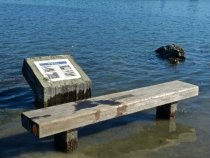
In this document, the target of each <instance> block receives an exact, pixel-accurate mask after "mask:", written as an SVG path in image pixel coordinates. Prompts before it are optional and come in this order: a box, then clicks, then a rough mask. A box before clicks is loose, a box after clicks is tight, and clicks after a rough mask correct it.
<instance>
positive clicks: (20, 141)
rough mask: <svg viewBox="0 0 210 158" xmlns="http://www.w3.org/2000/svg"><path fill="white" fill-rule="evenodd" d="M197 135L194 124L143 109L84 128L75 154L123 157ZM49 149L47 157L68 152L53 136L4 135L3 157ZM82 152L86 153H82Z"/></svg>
mask: <svg viewBox="0 0 210 158" xmlns="http://www.w3.org/2000/svg"><path fill="white" fill-rule="evenodd" d="M142 122H147V123H148V122H149V125H148V124H146V125H145V124H144V126H143V127H142ZM11 130H12V129H11ZM122 131H123V132H122ZM116 132H117V134H116ZM183 135H185V136H184V137H183ZM187 135H188V137H187V138H186V136H187ZM195 135H196V134H195V130H194V129H192V128H190V127H186V126H183V125H181V124H177V123H175V122H169V121H155V115H154V114H153V113H147V112H139V113H135V114H132V115H128V116H125V117H120V118H117V119H112V120H110V121H105V122H101V123H97V124H94V125H90V126H87V127H83V128H80V129H79V149H78V150H77V151H76V152H74V153H73V154H71V156H72V157H74V156H75V155H76V156H75V157H84V155H85V157H86V156H87V157H88V156H89V157H103V158H104V157H110V156H111V157H120V156H121V155H124V154H128V153H129V152H134V151H137V150H153V149H156V148H160V147H161V146H162V147H164V146H167V145H172V144H175V143H176V142H192V141H195V139H196V136H195ZM45 153H47V154H48V156H47V157H54V156H58V157H59V156H60V157H66V156H67V155H66V154H64V153H60V152H56V151H54V147H53V137H48V138H45V139H41V140H38V139H37V138H35V137H33V136H32V135H31V134H29V133H27V132H23V131H22V132H21V133H19V134H16V135H13V136H8V137H3V138H0V157H5V158H7V157H17V156H21V157H22V156H23V155H26V157H27V156H28V157H30V156H32V157H36V156H39V154H45ZM81 154H82V155H83V156H79V155H81ZM33 155H34V156H33Z"/></svg>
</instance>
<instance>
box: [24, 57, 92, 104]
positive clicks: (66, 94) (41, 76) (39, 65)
mask: <svg viewBox="0 0 210 158" xmlns="http://www.w3.org/2000/svg"><path fill="white" fill-rule="evenodd" d="M22 72H23V76H24V77H25V79H26V81H27V82H28V83H29V85H30V86H31V88H32V90H33V92H34V94H35V95H34V96H35V104H36V106H37V107H48V106H54V105H59V104H63V103H68V102H72V101H77V100H81V99H87V98H89V97H90V96H91V86H92V82H91V80H90V78H89V77H88V76H87V74H86V73H85V72H84V71H83V69H82V68H81V67H80V66H79V65H78V64H77V62H76V61H75V60H74V58H73V57H72V56H70V55H54V56H41V57H32V58H26V59H24V61H23V68H22Z"/></svg>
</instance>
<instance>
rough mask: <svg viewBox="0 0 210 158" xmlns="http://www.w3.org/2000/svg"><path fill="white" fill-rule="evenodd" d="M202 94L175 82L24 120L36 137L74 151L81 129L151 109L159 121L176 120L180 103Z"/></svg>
mask: <svg viewBox="0 0 210 158" xmlns="http://www.w3.org/2000/svg"><path fill="white" fill-rule="evenodd" d="M198 92H199V88H198V86H196V85H192V84H189V83H185V82H181V81H172V82H166V83H163V84H158V85H153V86H149V87H143V88H138V89H133V90H129V91H124V92H119V93H114V94H108V95H104V96H99V97H94V98H91V99H86V100H82V101H76V102H70V103H65V104H61V105H57V106H52V107H47V108H43V109H38V110H32V111H28V112H23V113H22V114H21V120H22V125H23V127H24V128H26V129H27V130H28V131H29V132H31V133H32V134H33V135H34V136H36V137H38V138H44V137H47V136H51V135H54V143H55V147H56V148H57V149H60V150H63V151H72V150H74V149H75V148H76V147H77V144H78V137H77V129H78V128H80V127H84V126H87V125H90V124H95V123H97V122H101V121H105V120H109V119H113V118H116V117H119V116H124V115H128V114H132V113H136V112H139V111H142V110H146V109H150V108H157V111H156V116H157V118H166V119H173V118H175V114H176V109H177V102H178V101H180V100H183V99H187V98H190V97H194V96H197V95H198ZM67 131H68V132H67Z"/></svg>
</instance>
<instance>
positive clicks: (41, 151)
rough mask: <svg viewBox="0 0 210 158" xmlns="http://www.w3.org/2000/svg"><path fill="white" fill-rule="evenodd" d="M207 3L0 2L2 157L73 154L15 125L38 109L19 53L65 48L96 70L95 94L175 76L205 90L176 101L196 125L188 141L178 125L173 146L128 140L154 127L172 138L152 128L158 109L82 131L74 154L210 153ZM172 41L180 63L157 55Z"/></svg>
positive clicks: (186, 121)
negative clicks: (180, 56) (56, 149)
mask: <svg viewBox="0 0 210 158" xmlns="http://www.w3.org/2000/svg"><path fill="white" fill-rule="evenodd" d="M209 10H210V1H208V0H202V1H199V0H182V1H181V0H178V1H177V0H131V1H126V0H106V1H97V0H89V1H83V0H36V1H32V0H22V1H19V0H7V1H6V2H5V1H3V0H0V123H1V125H0V128H1V132H0V157H16V156H17V157H31V156H32V157H37V156H40V155H44V156H48V157H53V156H58V157H68V156H66V155H65V154H62V153H58V152H54V151H53V147H52V139H50V138H49V139H47V140H44V141H41V142H39V141H37V140H35V139H33V138H31V137H30V135H28V134H27V133H26V132H25V130H24V129H23V128H22V127H21V125H20V122H19V120H20V118H19V113H20V112H21V111H22V110H26V109H29V108H33V106H34V96H33V93H32V91H31V89H30V87H29V86H28V84H27V83H26V81H25V80H24V78H23V76H22V74H21V68H22V62H23V59H24V58H27V57H32V56H43V55H55V54H64V53H67V54H68V53H70V54H71V55H73V56H74V58H75V59H76V60H77V62H78V63H79V64H80V65H81V66H82V68H83V69H84V70H85V72H86V73H87V74H88V75H89V76H90V78H91V79H92V81H93V95H94V96H97V95H101V94H107V93H111V92H117V91H122V90H128V89H132V88H137V87H143V86H148V85H152V84H156V83H162V82H165V81H171V80H182V81H186V82H190V83H193V84H196V85H199V87H200V95H199V97H196V98H192V99H188V100H186V101H182V102H180V106H179V109H178V118H177V124H179V125H180V126H182V127H184V128H187V129H194V130H193V132H194V135H195V136H196V138H191V141H190V140H183V142H182V141H181V142H179V141H180V139H179V136H180V133H178V132H179V130H178V132H177V135H176V137H173V142H175V143H171V142H170V141H169V143H168V144H169V145H165V144H159V146H155V141H154V142H150V141H149V140H145V139H143V140H141V139H137V140H134V139H132V138H133V137H134V136H135V134H138V135H142V134H141V132H140V131H142V133H144V132H147V127H148V126H149V127H150V128H152V129H153V130H156V131H157V132H160V133H161V132H162V136H163V139H165V140H166V139H168V138H167V137H168V135H167V134H166V133H164V130H160V129H156V127H155V126H156V125H155V124H156V123H155V121H154V119H155V114H154V111H148V112H143V113H139V115H131V116H129V117H125V118H121V119H119V120H117V121H112V122H110V123H106V124H100V125H97V126H96V127H87V128H85V129H81V136H82V138H81V142H80V149H79V150H78V152H77V153H75V156H77V157H108V156H109V154H111V155H113V156H115V157H128V156H130V157H138V156H139V155H141V156H142V157H161V158H162V157H169V156H170V157H207V156H209V155H210V151H209V150H208V149H209V147H210V137H209V136H210V134H209V133H210V124H209V119H210V117H209V115H210V112H209V102H210V92H209V89H210V80H209V76H210V73H209V69H210V60H209V59H210V29H209V28H210V12H209ZM169 43H177V44H179V45H181V46H183V48H184V49H185V50H186V56H187V60H186V61H185V62H184V63H182V64H179V65H176V66H174V65H170V64H169V63H167V62H165V61H162V60H160V59H158V58H157V57H156V55H155V53H154V50H155V49H156V48H158V47H159V46H161V45H165V44H169ZM118 125H120V126H118ZM136 126H138V129H136ZM164 126H167V125H164ZM97 129H101V130H97ZM123 129H126V130H125V132H122V133H120V134H119V138H115V136H114V135H115V133H119V132H121V131H123ZM136 130H137V131H136ZM84 131H87V133H85V132H84ZM93 131H97V132H94V134H91V133H92V132H93ZM189 131H191V130H189ZM189 131H188V132H189ZM193 132H192V131H191V133H193ZM182 134H183V133H182ZM110 135H111V137H114V138H113V140H112V139H110V140H109V139H108V138H109V137H110ZM153 136H154V137H155V135H153ZM103 138H104V139H105V140H109V141H105V140H104V139H103ZM146 138H147V137H146ZM153 139H154V138H153ZM117 140H118V141H117ZM192 140H193V141H192ZM88 142H91V143H88ZM140 142H143V144H145V146H146V147H147V145H148V146H149V145H150V146H151V148H149V149H148V148H146V149H145V146H143V147H142V146H141V145H140V144H141V143H140ZM177 142H179V143H177ZM126 144H130V145H129V146H126ZM170 144H172V145H170ZM123 145H125V146H123ZM153 145H154V146H153ZM113 146H116V148H114V147H113ZM134 146H137V147H138V149H139V150H137V148H134ZM112 148H113V149H112ZM124 148H128V149H127V150H125V149H124ZM101 150H103V152H99V151H101ZM145 150H146V151H145ZM113 152H115V153H113ZM71 156H72V155H71Z"/></svg>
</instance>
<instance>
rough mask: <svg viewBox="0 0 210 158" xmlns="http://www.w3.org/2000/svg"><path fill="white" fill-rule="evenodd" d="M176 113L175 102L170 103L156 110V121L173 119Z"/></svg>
mask: <svg viewBox="0 0 210 158" xmlns="http://www.w3.org/2000/svg"><path fill="white" fill-rule="evenodd" d="M176 111H177V102H176V103H170V104H166V105H162V106H158V107H157V108H156V118H157V119H175V118H176Z"/></svg>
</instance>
